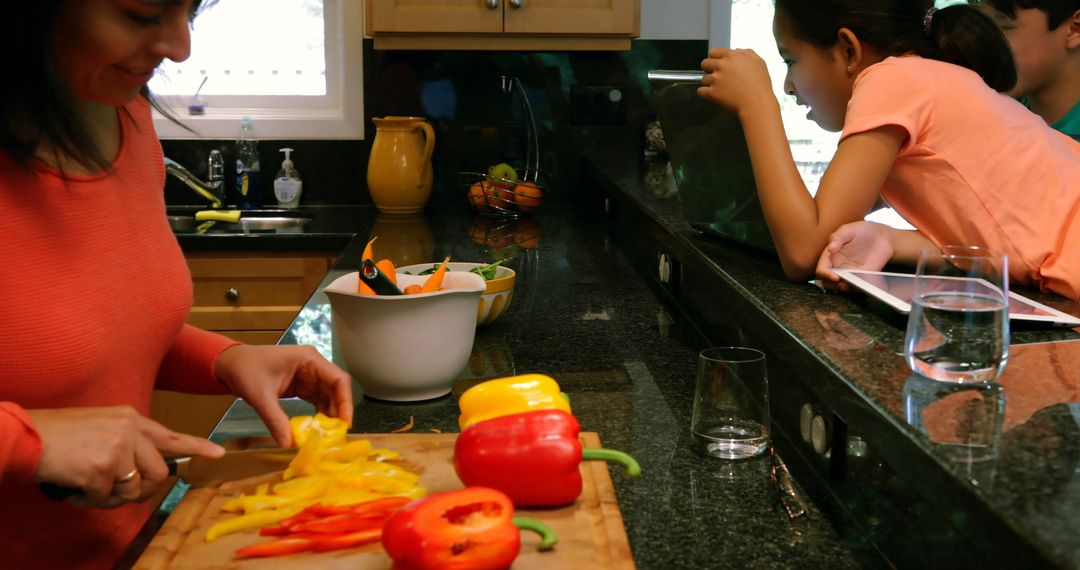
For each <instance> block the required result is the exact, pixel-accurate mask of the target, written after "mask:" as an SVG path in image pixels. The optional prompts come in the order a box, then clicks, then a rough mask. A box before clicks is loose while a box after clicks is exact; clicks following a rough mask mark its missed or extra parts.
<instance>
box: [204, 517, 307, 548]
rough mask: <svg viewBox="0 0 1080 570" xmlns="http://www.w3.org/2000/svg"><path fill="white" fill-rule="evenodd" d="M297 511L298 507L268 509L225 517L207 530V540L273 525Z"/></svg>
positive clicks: (210, 540)
mask: <svg viewBox="0 0 1080 570" xmlns="http://www.w3.org/2000/svg"><path fill="white" fill-rule="evenodd" d="M296 513H297V509H267V510H265V511H258V512H255V513H251V514H249V515H240V516H238V517H233V518H231V519H225V520H223V521H221V522H218V523H215V524H214V525H213V526H211V527H210V528H209V529H207V530H206V542H212V541H214V540H217V539H219V538H221V537H223V536H225V535H226V534H232V533H234V532H240V531H243V530H249V529H255V528H262V527H264V526H267V525H272V524H274V523H277V522H281V521H282V520H284V519H286V518H288V517H291V516H293V515H294V514H296Z"/></svg>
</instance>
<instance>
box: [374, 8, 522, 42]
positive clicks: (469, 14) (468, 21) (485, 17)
mask: <svg viewBox="0 0 1080 570" xmlns="http://www.w3.org/2000/svg"><path fill="white" fill-rule="evenodd" d="M502 2H503V0H497V2H494V7H491V5H490V4H489V3H488V0H368V5H369V6H370V14H369V16H370V17H369V18H368V22H369V23H370V26H369V29H368V32H369V33H371V34H372V35H376V36H377V35H378V34H380V33H387V32H389V33H426V32H427V33H430V32H436V33H438V32H448V31H449V32H461V33H481V34H498V33H501V32H502V30H503V12H502Z"/></svg>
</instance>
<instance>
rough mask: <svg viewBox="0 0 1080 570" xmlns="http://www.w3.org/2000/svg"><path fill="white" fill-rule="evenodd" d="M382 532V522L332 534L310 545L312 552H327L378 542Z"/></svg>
mask: <svg viewBox="0 0 1080 570" xmlns="http://www.w3.org/2000/svg"><path fill="white" fill-rule="evenodd" d="M382 533H383V529H382V524H380V525H379V526H378V527H377V528H371V529H368V530H359V531H356V532H349V533H344V534H338V535H332V536H328V537H326V538H323V539H319V540H317V541H315V544H313V545H311V550H312V552H327V551H330V550H341V549H343V548H354V547H357V546H363V545H365V544H370V543H372V542H379V539H380V538H382Z"/></svg>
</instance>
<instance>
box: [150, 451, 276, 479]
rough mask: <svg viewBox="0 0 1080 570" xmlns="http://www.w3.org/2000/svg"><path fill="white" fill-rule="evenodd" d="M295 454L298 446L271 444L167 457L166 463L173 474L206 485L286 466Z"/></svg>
mask: <svg viewBox="0 0 1080 570" xmlns="http://www.w3.org/2000/svg"><path fill="white" fill-rule="evenodd" d="M294 457H296V448H294V447H292V448H281V447H271V448H266V449H244V450H241V451H227V452H225V455H222V456H221V457H218V458H216V459H210V458H207V457H199V456H190V457H170V458H168V459H166V460H165V464H166V465H167V466H168V467H169V475H179V476H180V478H181V479H183V480H184V481H185V482H187V483H188V484H190V485H192V486H194V487H205V486H207V485H211V484H214V483H222V482H225V481H234V480H236V479H244V478H246V477H253V476H255V475H262V474H265V473H270V472H272V471H279V470H281V469H285V468H286V467H288V466H289V462H290V461H292V460H293V458H294Z"/></svg>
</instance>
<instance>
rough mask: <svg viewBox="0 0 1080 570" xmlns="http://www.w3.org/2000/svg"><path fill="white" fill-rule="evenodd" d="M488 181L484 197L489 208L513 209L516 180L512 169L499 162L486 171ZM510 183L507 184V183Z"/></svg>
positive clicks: (515, 174)
mask: <svg viewBox="0 0 1080 570" xmlns="http://www.w3.org/2000/svg"><path fill="white" fill-rule="evenodd" d="M487 175H488V179H487V183H486V184H485V188H484V196H485V197H486V198H487V203H488V205H489V206H491V207H494V208H498V209H502V210H513V209H514V186H515V184H514V182H516V181H517V179H518V174H517V171H516V170H514V167H512V166H510V165H509V164H506V163H505V162H500V163H499V164H496V165H495V166H492V167H491V168H489V169H488V172H487ZM508 180H509V181H510V182H507V181H508Z"/></svg>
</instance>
